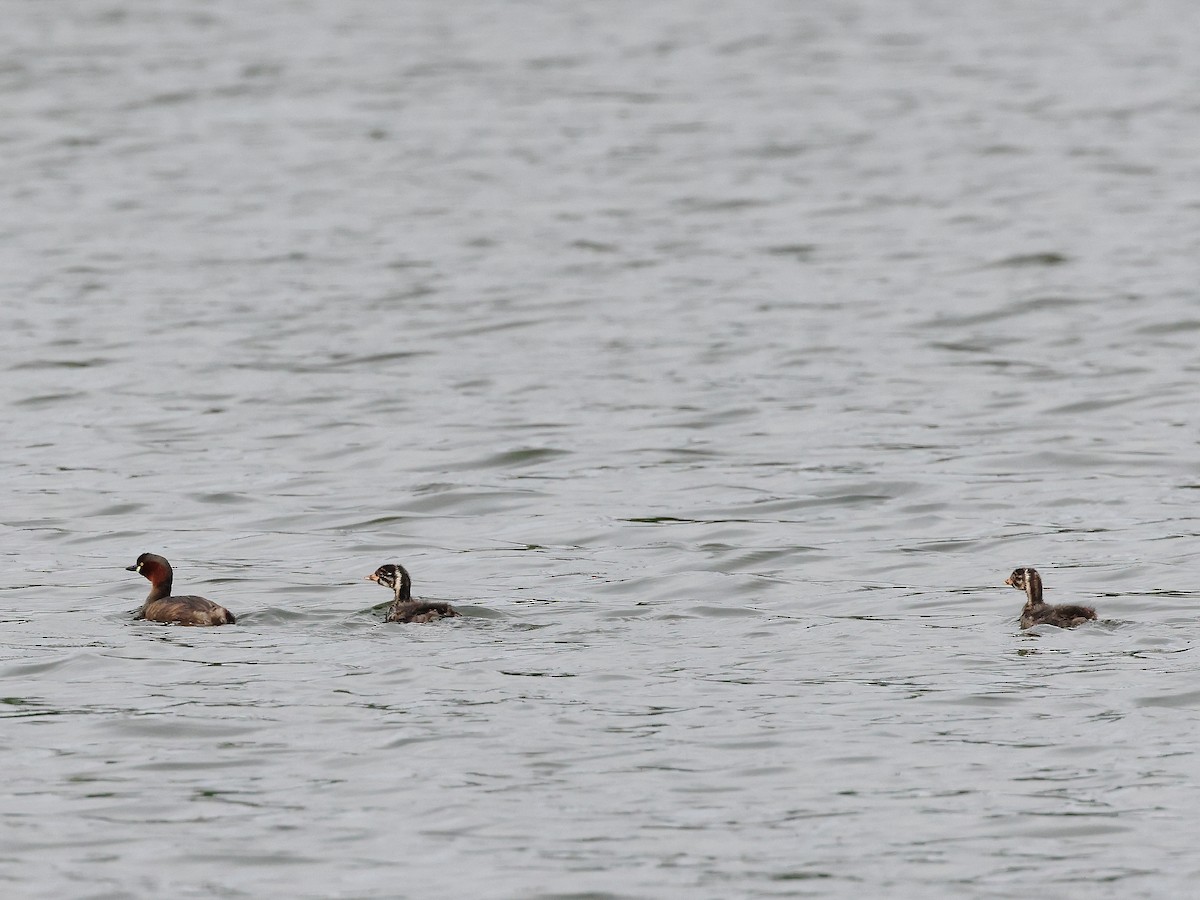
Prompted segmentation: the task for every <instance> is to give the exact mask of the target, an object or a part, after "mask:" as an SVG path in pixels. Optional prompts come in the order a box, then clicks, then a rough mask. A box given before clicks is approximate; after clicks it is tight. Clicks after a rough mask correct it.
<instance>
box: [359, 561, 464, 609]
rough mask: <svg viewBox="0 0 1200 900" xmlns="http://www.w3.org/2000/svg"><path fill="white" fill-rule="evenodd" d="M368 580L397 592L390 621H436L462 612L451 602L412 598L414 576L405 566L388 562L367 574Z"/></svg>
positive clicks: (390, 607)
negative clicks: (433, 601)
mask: <svg viewBox="0 0 1200 900" xmlns="http://www.w3.org/2000/svg"><path fill="white" fill-rule="evenodd" d="M367 581H374V582H375V583H376V584H381V585H383V586H384V587H385V588H387V589H388V590H390V591H394V592H395V596H394V598H393V599H392V605H391V606H389V607H388V611H387V617H386V621H388V622H436V621H437V620H438V619H448V618H451V617H452V616H457V615H459V614H460V613H459V612H458V610H457V609H455V608H454V607H453V606H451V605H450V604H449V603H423V602H421V601H420V600H414V599H413V598H412V578H410V577H409V574H408V570H407V569H405V568H404V566H398V565H396V564H395V563H387V564H386V565H382V566H380V567H379V568H378V569H376V570H375V571H374V572H372V573H371V574H370V575H368V576H367Z"/></svg>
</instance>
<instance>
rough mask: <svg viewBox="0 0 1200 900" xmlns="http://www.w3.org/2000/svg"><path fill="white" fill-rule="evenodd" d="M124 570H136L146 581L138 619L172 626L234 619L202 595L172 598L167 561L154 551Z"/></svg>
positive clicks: (210, 623) (171, 576) (219, 622)
mask: <svg viewBox="0 0 1200 900" xmlns="http://www.w3.org/2000/svg"><path fill="white" fill-rule="evenodd" d="M126 571H129V572H137V573H138V574H139V575H141V576H142V577H143V578H145V579H147V580H148V581H149V582H150V594H149V596H147V597H146V602H145V603H144V604H142V611H141V612H140V613H139V614H138V616H137V617H138V618H139V619H148V620H149V621H151V622H166V623H168V624H174V625H232V624H234V623H235V622H236V621H237V619H236V618H234V615H233V613H231V612H230V611H229V610H227V609H226V608H225V607H223V606H220V605H218V604H216V603H213V602H212V601H211V600H205V599H204V598H203V597H191V596H184V597H172V596H171V579H172V578H173V577H174V575H173V573H172V572H171V564H170V563H169V562H167V561H166V560H165V559H163V558H162V557H161V556H159V555H158V554H157V553H143V554H142V555H141V556H139V557H138V558H137V562H135V563H134V564H133V565H132V566H126Z"/></svg>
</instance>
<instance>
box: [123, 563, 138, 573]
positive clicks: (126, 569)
mask: <svg viewBox="0 0 1200 900" xmlns="http://www.w3.org/2000/svg"><path fill="white" fill-rule="evenodd" d="M125 571H126V572H136V571H137V565H136V564H134V565H132V566H126V567H125Z"/></svg>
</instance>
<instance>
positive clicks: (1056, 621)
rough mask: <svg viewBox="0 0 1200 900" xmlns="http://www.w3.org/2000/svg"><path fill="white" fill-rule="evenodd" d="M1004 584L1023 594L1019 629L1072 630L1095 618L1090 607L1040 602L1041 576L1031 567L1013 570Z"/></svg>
mask: <svg viewBox="0 0 1200 900" xmlns="http://www.w3.org/2000/svg"><path fill="white" fill-rule="evenodd" d="M1004 583H1005V584H1007V585H1009V586H1010V587H1015V588H1016V589H1017V590H1018V591H1024V592H1025V608H1024V609H1022V610H1021V627H1022V628H1032V627H1033V626H1034V625H1057V626H1058V627H1059V628H1074V627H1075V626H1076V625H1082V624H1083V623H1084V622H1087V621H1090V620H1091V619H1094V618H1096V611H1095V610H1094V609H1092V608H1091V607H1090V606H1050V605H1049V604H1047V603H1045V602H1043V600H1042V576H1041V575H1039V574H1038V571H1037V569H1035V568H1033V567H1031V566H1022V567H1021V568H1019V569H1013V573H1012V574H1011V575H1009V576H1008V578H1006V579H1004Z"/></svg>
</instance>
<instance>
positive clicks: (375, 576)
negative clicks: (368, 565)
mask: <svg viewBox="0 0 1200 900" xmlns="http://www.w3.org/2000/svg"><path fill="white" fill-rule="evenodd" d="M366 580H367V581H378V580H379V576H378V575H376V574H375V573H374V572H372V573H371V574H370V575H368V576H367V579H366Z"/></svg>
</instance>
